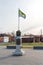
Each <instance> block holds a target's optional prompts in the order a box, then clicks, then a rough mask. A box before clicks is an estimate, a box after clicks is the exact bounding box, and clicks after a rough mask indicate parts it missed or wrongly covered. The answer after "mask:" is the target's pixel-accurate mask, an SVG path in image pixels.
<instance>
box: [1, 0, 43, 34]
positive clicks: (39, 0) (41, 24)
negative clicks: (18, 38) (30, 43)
mask: <svg viewBox="0 0 43 65" xmlns="http://www.w3.org/2000/svg"><path fill="white" fill-rule="evenodd" d="M18 8H20V10H22V11H23V12H24V13H25V14H26V19H23V18H22V17H20V30H21V31H22V33H23V32H26V33H27V32H28V33H36V32H35V29H36V28H37V29H38V28H43V0H0V32H13V31H16V30H18ZM39 33H40V32H39Z"/></svg>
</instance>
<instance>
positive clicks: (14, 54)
mask: <svg viewBox="0 0 43 65" xmlns="http://www.w3.org/2000/svg"><path fill="white" fill-rule="evenodd" d="M24 54H25V52H24V51H23V50H22V49H21V46H20V45H16V50H15V52H13V56H22V55H24Z"/></svg>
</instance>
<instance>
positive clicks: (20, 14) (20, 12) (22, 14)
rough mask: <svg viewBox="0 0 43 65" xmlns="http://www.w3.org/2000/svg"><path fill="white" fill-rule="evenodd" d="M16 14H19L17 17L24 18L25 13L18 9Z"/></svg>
mask: <svg viewBox="0 0 43 65" xmlns="http://www.w3.org/2000/svg"><path fill="white" fill-rule="evenodd" d="M18 15H19V17H23V18H24V19H25V18H26V14H25V13H23V12H22V11H21V10H20V9H19V11H18Z"/></svg>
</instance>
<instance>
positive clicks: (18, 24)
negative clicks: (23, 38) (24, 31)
mask: <svg viewBox="0 0 43 65" xmlns="http://www.w3.org/2000/svg"><path fill="white" fill-rule="evenodd" d="M18 30H20V18H19V14H18Z"/></svg>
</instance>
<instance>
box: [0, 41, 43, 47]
mask: <svg viewBox="0 0 43 65" xmlns="http://www.w3.org/2000/svg"><path fill="white" fill-rule="evenodd" d="M15 45H16V43H15V42H10V43H0V46H15ZM22 46H24V47H25V46H26V47H28V46H30V47H33V46H43V43H42V42H37V43H22Z"/></svg>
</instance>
